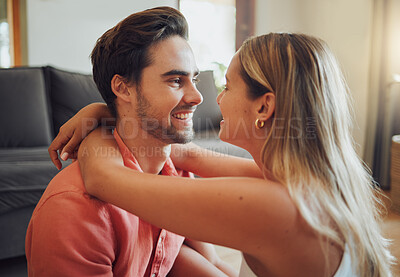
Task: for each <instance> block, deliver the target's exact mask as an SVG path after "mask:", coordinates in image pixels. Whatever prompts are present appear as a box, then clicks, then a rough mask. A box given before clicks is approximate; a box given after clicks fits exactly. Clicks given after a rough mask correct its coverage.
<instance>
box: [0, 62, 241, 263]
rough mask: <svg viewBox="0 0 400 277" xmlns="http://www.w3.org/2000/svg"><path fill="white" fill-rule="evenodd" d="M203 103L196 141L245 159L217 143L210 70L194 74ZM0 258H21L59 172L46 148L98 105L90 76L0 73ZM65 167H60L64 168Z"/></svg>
mask: <svg viewBox="0 0 400 277" xmlns="http://www.w3.org/2000/svg"><path fill="white" fill-rule="evenodd" d="M199 79H200V83H199V85H198V88H199V90H200V91H201V92H202V94H203V96H204V102H203V104H202V105H200V106H199V107H198V109H197V111H196V113H195V117H194V127H195V130H196V132H197V135H196V139H195V142H196V143H197V144H199V145H201V146H203V147H206V148H209V149H212V150H216V151H219V152H223V153H229V154H233V155H238V156H246V157H249V154H248V153H247V152H246V151H244V150H242V149H239V148H237V147H234V146H231V145H229V144H226V143H224V142H221V141H220V140H219V139H218V136H217V134H218V128H219V121H220V119H221V115H220V112H219V109H218V105H217V104H216V101H215V98H216V96H217V90H216V88H215V85H214V79H213V76H212V72H211V71H205V72H202V73H201V74H200V76H199ZM0 97H1V101H0V126H1V133H0V226H1V227H0V259H5V258H11V257H16V256H20V255H24V244H25V232H26V228H27V225H28V222H29V220H30V217H31V214H32V212H33V209H34V208H35V205H36V203H37V202H38V201H39V199H40V197H41V195H42V193H43V192H44V190H45V189H46V186H47V184H48V183H49V181H50V180H51V179H52V178H53V177H54V176H55V175H56V174H57V172H58V170H57V169H56V168H55V166H54V165H53V164H52V163H51V161H50V159H49V156H48V152H47V147H48V145H49V144H50V143H51V141H52V139H53V138H54V137H55V135H56V134H57V132H58V130H59V128H60V126H61V125H62V124H63V123H64V122H66V121H67V120H68V119H69V118H70V117H72V116H73V115H74V114H75V113H76V112H77V111H78V110H79V109H81V108H82V107H84V106H85V105H87V104H89V103H92V102H103V100H102V98H101V96H100V94H99V92H98V91H97V88H96V86H95V84H94V82H93V80H92V77H91V76H90V75H84V74H79V73H72V72H67V71H63V70H59V69H56V68H53V67H49V66H47V67H36V68H33V67H30V68H14V69H0ZM67 164H68V163H64V164H63V166H66V165H67Z"/></svg>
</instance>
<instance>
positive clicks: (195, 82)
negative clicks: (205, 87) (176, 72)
mask: <svg viewBox="0 0 400 277" xmlns="http://www.w3.org/2000/svg"><path fill="white" fill-rule="evenodd" d="M192 82H193V84H195V85H197V84H198V83H199V82H200V80H199V79H197V78H193V79H192Z"/></svg>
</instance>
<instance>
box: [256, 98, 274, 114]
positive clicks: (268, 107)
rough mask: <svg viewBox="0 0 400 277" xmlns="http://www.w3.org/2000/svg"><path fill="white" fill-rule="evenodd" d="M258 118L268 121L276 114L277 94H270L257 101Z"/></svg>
mask: <svg viewBox="0 0 400 277" xmlns="http://www.w3.org/2000/svg"><path fill="white" fill-rule="evenodd" d="M257 112H258V116H257V118H258V119H260V120H261V121H267V120H268V119H270V118H271V117H272V116H273V114H274V112H275V94H274V93H273V92H268V93H266V94H264V95H263V96H261V97H260V98H259V99H257Z"/></svg>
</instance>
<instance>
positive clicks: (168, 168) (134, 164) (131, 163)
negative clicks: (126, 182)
mask: <svg viewBox="0 0 400 277" xmlns="http://www.w3.org/2000/svg"><path fill="white" fill-rule="evenodd" d="M113 134H114V138H115V140H116V142H117V144H118V148H119V151H120V152H121V154H122V159H123V160H124V165H125V166H126V167H129V168H132V169H135V170H137V171H140V172H143V170H142V168H141V167H140V165H139V163H138V161H137V160H136V158H135V156H134V155H133V154H132V152H131V151H130V150H129V148H128V147H127V146H126V144H125V143H124V141H123V140H122V138H121V137H120V135H119V134H118V132H117V129H114V132H113ZM161 174H162V175H169V176H178V173H177V171H176V168H175V165H174V164H173V163H172V160H171V158H169V157H168V158H167V160H166V161H165V164H164V166H163V168H162V170H161Z"/></svg>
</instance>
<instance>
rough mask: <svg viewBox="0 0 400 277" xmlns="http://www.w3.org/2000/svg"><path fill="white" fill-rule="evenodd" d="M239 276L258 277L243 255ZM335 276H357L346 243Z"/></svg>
mask: <svg viewBox="0 0 400 277" xmlns="http://www.w3.org/2000/svg"><path fill="white" fill-rule="evenodd" d="M239 277H257V275H255V274H254V272H253V271H251V269H250V267H249V266H248V265H247V263H246V260H245V259H244V257H243V255H242V265H241V266H240V273H239ZM333 277H357V275H356V274H355V273H354V272H353V268H352V265H351V257H350V254H349V249H348V247H347V245H346V248H345V251H344V253H343V257H342V261H341V262H340V265H339V268H338V270H337V271H336V273H335V275H333Z"/></svg>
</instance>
